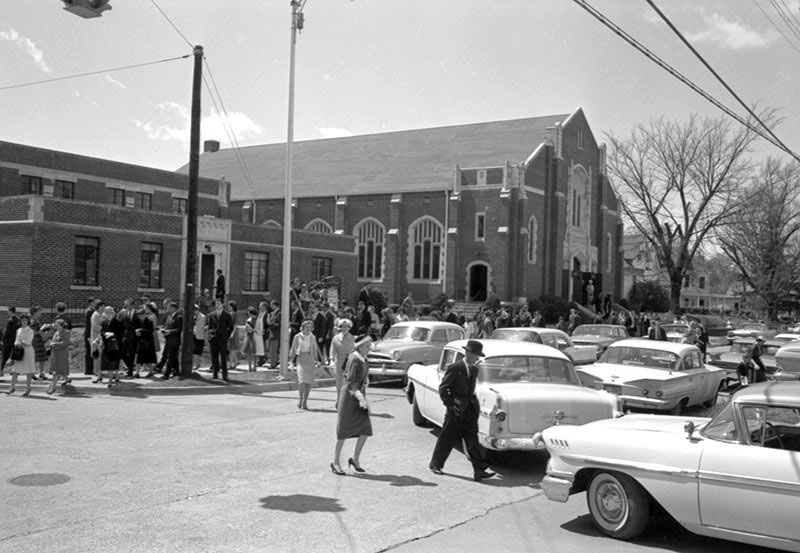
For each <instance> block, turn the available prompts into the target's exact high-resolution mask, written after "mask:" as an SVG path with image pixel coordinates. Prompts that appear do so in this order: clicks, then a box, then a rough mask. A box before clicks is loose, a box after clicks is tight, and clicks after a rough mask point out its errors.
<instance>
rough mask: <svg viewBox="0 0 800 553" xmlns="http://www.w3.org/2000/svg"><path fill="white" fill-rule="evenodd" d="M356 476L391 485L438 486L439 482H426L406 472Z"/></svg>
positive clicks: (356, 476)
mask: <svg viewBox="0 0 800 553" xmlns="http://www.w3.org/2000/svg"><path fill="white" fill-rule="evenodd" d="M353 476H354V477H355V478H359V479H361V480H374V481H375V482H388V483H389V485H391V486H396V487H406V486H428V487H436V486H438V485H439V484H437V483H436V482H426V481H425V480H422V479H420V478H417V477H416V476H408V475H406V474H367V473H364V474H353Z"/></svg>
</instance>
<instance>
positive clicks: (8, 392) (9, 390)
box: [6, 386, 17, 395]
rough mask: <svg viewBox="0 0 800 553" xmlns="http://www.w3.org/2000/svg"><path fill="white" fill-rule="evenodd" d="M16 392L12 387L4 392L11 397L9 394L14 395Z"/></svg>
mask: <svg viewBox="0 0 800 553" xmlns="http://www.w3.org/2000/svg"><path fill="white" fill-rule="evenodd" d="M16 391H17V389H16V388H14V387H13V386H12V387H11V388H9V389H8V390H6V394H8V395H11V394H13V393H14V392H16Z"/></svg>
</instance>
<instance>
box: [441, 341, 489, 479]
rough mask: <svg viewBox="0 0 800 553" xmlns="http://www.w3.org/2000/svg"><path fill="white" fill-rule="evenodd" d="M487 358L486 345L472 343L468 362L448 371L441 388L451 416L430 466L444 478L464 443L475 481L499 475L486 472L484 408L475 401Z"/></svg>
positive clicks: (466, 354)
mask: <svg viewBox="0 0 800 553" xmlns="http://www.w3.org/2000/svg"><path fill="white" fill-rule="evenodd" d="M483 356H484V355H483V344H481V343H480V342H479V341H477V340H469V341H468V342H467V345H466V346H465V347H464V358H463V359H461V360H459V361H456V362H455V363H453V364H451V365H448V367H447V369H445V373H444V376H443V377H442V382H441V384H439V397H440V398H441V399H442V403H444V406H445V408H446V409H447V413H446V414H445V416H444V424H443V425H442V432H441V433H440V434H439V438H438V439H437V440H436V447H435V448H434V450H433V456H432V457H431V461H430V463H429V464H428V468H429V469H430V470H431V472H433V473H434V474H443V472H442V469H443V468H444V464H445V461H447V457H448V456H449V455H450V452H451V451H452V450H453V447H454V446H455V445H456V443H458V441H459V440H464V446H465V449H466V451H465V453H466V454H467V458H468V459H469V461H470V463H472V471H473V477H474V478H475V481H477V482H480V481H481V480H483V479H485V478H491V477H492V476H494V475H495V474H494V473H493V472H489V471H487V470H486V469H487V468H488V464H487V463H486V460H485V457H486V455H485V453H484V451H483V449H482V448H481V445H480V443H478V414H479V413H480V405H479V404H478V398H477V397H475V383H476V381H477V378H478V367H477V364H478V362H479V361H480V359H481V358H482V357H483Z"/></svg>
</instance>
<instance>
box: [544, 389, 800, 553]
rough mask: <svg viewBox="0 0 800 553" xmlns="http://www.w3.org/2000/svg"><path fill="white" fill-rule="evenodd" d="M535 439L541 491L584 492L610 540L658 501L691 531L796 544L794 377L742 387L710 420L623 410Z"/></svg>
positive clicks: (799, 396) (798, 489)
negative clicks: (539, 447) (543, 452)
mask: <svg viewBox="0 0 800 553" xmlns="http://www.w3.org/2000/svg"><path fill="white" fill-rule="evenodd" d="M536 439H537V440H541V441H543V442H544V444H545V445H546V447H547V450H548V451H549V453H550V461H549V463H548V465H547V474H546V476H545V477H544V479H543V480H542V482H541V488H542V490H543V491H544V493H545V495H546V496H547V498H548V499H551V500H553V501H559V502H566V501H567V500H568V498H569V497H570V496H571V495H573V494H576V493H578V492H582V491H586V502H587V504H588V508H589V513H590V515H591V517H592V520H593V521H594V524H595V526H596V527H597V528H598V529H599V530H600V531H601V532H603V533H604V534H607V535H609V536H611V537H614V538H619V539H631V538H635V537H636V536H638V535H639V534H641V533H642V532H643V531H644V530H645V527H646V526H647V522H648V519H649V518H650V514H651V512H652V511H653V510H654V508H655V507H656V506H658V507H659V511H660V510H661V509H663V511H666V513H668V514H669V515H670V516H672V517H673V518H674V519H675V520H676V521H677V522H678V523H679V524H681V525H682V526H683V527H684V528H686V529H687V530H689V531H690V532H693V533H695V534H700V535H704V536H711V537H715V538H722V539H728V540H733V541H740V542H744V543H749V544H753V545H760V546H764V547H773V548H777V549H783V550H786V551H800V525H798V524H797V513H798V512H800V480H799V479H798V467H800V382H766V383H762V384H754V385H751V386H748V387H746V388H743V389H741V390H740V391H738V392H736V393H735V394H734V395H733V396H732V398H731V400H730V401H729V402H728V403H727V404H726V405H725V406H724V407H723V408H722V409H721V410H720V411H719V412H718V413H717V414H716V416H714V418H712V419H709V418H692V419H690V420H688V422H687V419H686V418H684V417H662V416H655V415H625V416H623V417H621V418H616V419H611V420H602V421H597V422H592V423H589V424H586V425H584V426H559V427H552V428H548V429H546V430H545V431H544V432H542V434H541V436H537V437H536Z"/></svg>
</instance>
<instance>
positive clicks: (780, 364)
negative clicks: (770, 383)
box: [772, 340, 800, 381]
mask: <svg viewBox="0 0 800 553" xmlns="http://www.w3.org/2000/svg"><path fill="white" fill-rule="evenodd" d="M772 377H773V378H774V379H775V380H781V381H783V380H800V340H798V341H794V342H788V343H785V344H783V345H782V346H781V347H780V348H778V351H776V352H775V372H774V373H773V375H772Z"/></svg>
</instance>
